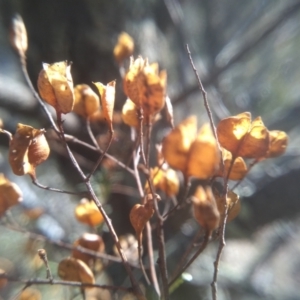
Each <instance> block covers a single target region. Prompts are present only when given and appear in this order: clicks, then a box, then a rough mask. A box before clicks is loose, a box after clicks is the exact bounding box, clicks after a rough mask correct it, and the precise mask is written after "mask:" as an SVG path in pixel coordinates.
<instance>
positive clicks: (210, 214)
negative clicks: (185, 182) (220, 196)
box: [192, 186, 220, 232]
mask: <svg viewBox="0 0 300 300" xmlns="http://www.w3.org/2000/svg"><path fill="white" fill-rule="evenodd" d="M192 201H193V209H194V216H195V219H196V221H197V222H198V223H199V224H200V225H201V226H202V227H203V228H204V229H205V230H208V231H209V232H212V231H213V230H215V229H216V228H218V226H219V222H220V213H219V211H218V207H217V204H216V201H215V198H214V195H213V193H212V190H211V187H210V186H207V187H206V188H205V189H204V188H203V187H202V186H199V187H198V188H197V189H196V192H195V194H194V197H193V198H192Z"/></svg>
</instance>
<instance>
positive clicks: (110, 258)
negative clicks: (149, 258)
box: [5, 224, 136, 267]
mask: <svg viewBox="0 0 300 300" xmlns="http://www.w3.org/2000/svg"><path fill="white" fill-rule="evenodd" d="M5 228H8V229H10V230H13V231H17V232H21V233H23V234H24V235H26V236H27V237H28V238H29V239H32V240H39V241H44V242H46V243H49V244H51V245H55V246H58V247H61V248H65V249H68V250H78V251H79V252H82V253H84V254H88V255H91V256H93V257H95V258H100V259H104V260H108V261H112V262H116V263H120V262H122V261H121V258H119V257H116V256H112V255H109V254H106V253H100V252H96V251H92V250H89V249H87V248H84V247H82V246H74V245H72V244H69V243H65V242H62V241H55V240H51V239H48V238H47V237H45V236H44V235H41V234H37V233H33V232H29V231H27V230H25V229H23V228H21V227H20V226H17V225H16V224H15V225H14V226H10V225H5ZM132 266H133V267H136V265H132Z"/></svg>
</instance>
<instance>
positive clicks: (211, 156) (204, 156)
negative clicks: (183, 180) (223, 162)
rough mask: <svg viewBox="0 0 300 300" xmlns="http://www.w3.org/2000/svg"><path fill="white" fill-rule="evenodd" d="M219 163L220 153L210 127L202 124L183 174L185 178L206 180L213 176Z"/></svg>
mask: <svg viewBox="0 0 300 300" xmlns="http://www.w3.org/2000/svg"><path fill="white" fill-rule="evenodd" d="M219 163H220V152H219V149H218V145H217V142H216V139H215V137H214V135H213V133H212V131H211V128H210V125H209V124H208V123H207V124H204V125H203V126H202V127H201V128H200V130H199V132H198V135H197V138H196V140H195V141H194V142H193V143H192V145H191V147H190V150H189V154H188V162H187V168H186V171H185V172H184V174H185V176H186V177H187V178H188V177H190V176H194V177H197V178H199V179H208V178H211V177H212V176H213V175H214V174H215V172H216V170H217V168H218V166H219Z"/></svg>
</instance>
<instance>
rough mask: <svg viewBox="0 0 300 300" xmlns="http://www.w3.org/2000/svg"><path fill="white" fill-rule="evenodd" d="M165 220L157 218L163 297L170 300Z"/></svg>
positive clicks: (164, 299)
mask: <svg viewBox="0 0 300 300" xmlns="http://www.w3.org/2000/svg"><path fill="white" fill-rule="evenodd" d="M163 226H164V221H163V218H157V238H158V253H159V263H158V265H159V269H160V274H161V280H162V299H163V300H168V299H170V297H169V286H168V269H167V260H166V251H165V238H164V228H163Z"/></svg>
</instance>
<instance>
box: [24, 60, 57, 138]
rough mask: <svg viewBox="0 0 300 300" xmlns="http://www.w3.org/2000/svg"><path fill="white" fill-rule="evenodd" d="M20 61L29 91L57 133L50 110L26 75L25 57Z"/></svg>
mask: <svg viewBox="0 0 300 300" xmlns="http://www.w3.org/2000/svg"><path fill="white" fill-rule="evenodd" d="M20 61H21V67H22V71H23V74H24V77H25V80H26V82H27V84H28V86H29V88H30V91H31V92H32V94H33V96H34V98H35V99H36V100H37V101H38V103H39V105H40V106H41V107H42V109H43V110H44V112H45V114H46V115H47V118H48V119H49V121H50V123H51V125H52V127H53V129H54V130H55V132H56V133H57V134H59V129H58V128H57V126H56V123H55V121H54V119H53V117H52V115H51V113H50V111H49V110H48V108H47V106H46V104H45V102H44V101H43V100H42V99H41V98H40V96H39V94H38V93H37V92H36V90H35V88H34V87H33V85H32V82H31V80H30V78H29V75H28V72H27V65H26V60H25V59H22V58H21V59H20Z"/></svg>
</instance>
